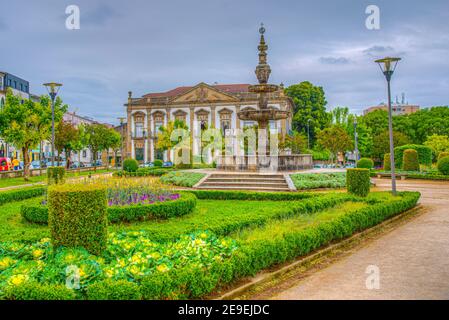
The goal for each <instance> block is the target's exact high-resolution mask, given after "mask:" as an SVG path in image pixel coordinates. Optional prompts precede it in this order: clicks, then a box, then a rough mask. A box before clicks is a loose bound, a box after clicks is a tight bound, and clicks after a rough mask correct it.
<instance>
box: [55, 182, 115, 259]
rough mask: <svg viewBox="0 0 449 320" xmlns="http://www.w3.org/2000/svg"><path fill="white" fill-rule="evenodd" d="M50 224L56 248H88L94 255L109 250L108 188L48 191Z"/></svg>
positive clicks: (72, 186)
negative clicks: (107, 248) (107, 246)
mask: <svg viewBox="0 0 449 320" xmlns="http://www.w3.org/2000/svg"><path fill="white" fill-rule="evenodd" d="M48 225H49V227H50V232H51V238H52V244H53V245H54V246H55V247H59V246H65V247H84V248H85V249H86V250H88V251H89V252H91V253H93V254H100V253H101V252H102V251H103V250H104V249H105V248H106V240H107V211H106V189H105V187H104V186H101V185H94V184H92V185H82V184H70V185H58V186H51V187H49V188H48Z"/></svg>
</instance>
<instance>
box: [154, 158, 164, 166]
mask: <svg viewBox="0 0 449 320" xmlns="http://www.w3.org/2000/svg"><path fill="white" fill-rule="evenodd" d="M163 164H164V162H163V161H162V160H159V159H156V160H154V161H153V165H154V166H155V167H162V165H163Z"/></svg>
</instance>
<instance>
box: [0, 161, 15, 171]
mask: <svg viewBox="0 0 449 320" xmlns="http://www.w3.org/2000/svg"><path fill="white" fill-rule="evenodd" d="M12 169H13V167H12V163H11V159H9V158H0V171H9V170H12Z"/></svg>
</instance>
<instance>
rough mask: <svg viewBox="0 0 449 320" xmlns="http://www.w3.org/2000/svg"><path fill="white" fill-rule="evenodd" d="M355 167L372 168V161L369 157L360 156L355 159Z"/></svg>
mask: <svg viewBox="0 0 449 320" xmlns="http://www.w3.org/2000/svg"><path fill="white" fill-rule="evenodd" d="M357 168H362V169H372V168H374V162H373V160H371V159H370V158H362V159H360V160H359V161H357Z"/></svg>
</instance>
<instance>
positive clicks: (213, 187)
mask: <svg viewBox="0 0 449 320" xmlns="http://www.w3.org/2000/svg"><path fill="white" fill-rule="evenodd" d="M198 189H209V190H248V191H282V192H288V191H290V189H289V188H288V187H285V188H270V187H247V186H203V185H201V186H199V187H198Z"/></svg>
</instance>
